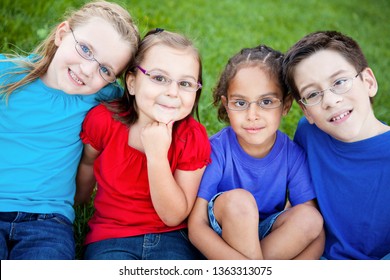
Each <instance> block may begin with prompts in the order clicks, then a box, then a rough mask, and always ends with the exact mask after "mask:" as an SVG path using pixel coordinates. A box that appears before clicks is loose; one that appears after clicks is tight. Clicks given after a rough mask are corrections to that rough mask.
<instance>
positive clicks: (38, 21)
mask: <svg viewBox="0 0 390 280" xmlns="http://www.w3.org/2000/svg"><path fill="white" fill-rule="evenodd" d="M114 2H117V3H120V4H122V5H123V6H125V7H127V8H128V10H129V11H130V13H131V14H132V16H133V17H134V18H135V19H136V22H137V23H138V26H139V29H140V32H141V34H142V35H143V34H145V33H146V32H147V30H149V29H152V28H156V27H160V28H164V29H168V30H171V31H177V32H181V33H184V34H186V35H187V36H188V37H190V38H192V39H193V40H194V41H195V43H196V45H197V47H198V48H199V50H200V52H201V55H202V59H203V65H204V69H203V73H204V77H203V80H204V87H203V92H202V97H201V100H200V117H201V122H202V123H203V124H204V125H205V126H206V128H207V131H208V133H209V135H212V134H214V133H215V132H217V131H218V130H220V129H221V128H222V127H223V126H224V124H222V123H219V122H218V121H217V117H216V110H215V109H214V108H213V107H212V106H211V102H212V89H213V87H214V85H215V83H216V81H217V79H218V76H219V73H220V72H221V70H222V68H223V67H224V65H225V64H226V62H227V60H228V59H229V57H231V56H232V55H233V54H235V53H236V52H238V51H239V50H240V49H241V48H244V47H254V46H256V45H259V44H267V45H269V46H271V47H273V48H276V49H279V50H281V51H283V52H284V51H286V50H287V49H288V48H289V46H291V45H292V44H293V43H295V42H296V41H297V40H299V39H300V38H301V37H303V36H304V35H305V34H307V33H309V32H313V31H317V30H338V31H341V32H343V33H345V34H348V35H350V36H351V37H353V38H354V39H356V40H357V41H358V42H359V43H360V45H361V47H362V49H363V51H364V53H365V54H366V56H367V59H368V62H369V64H370V66H371V68H372V69H373V70H374V73H375V74H376V78H377V80H378V83H379V92H378V94H377V97H376V101H375V104H374V108H375V111H376V115H377V117H378V118H379V119H381V120H383V121H385V122H387V123H390V114H388V110H389V108H390V96H389V91H390V80H389V78H388V77H387V74H386V73H387V71H389V70H390V28H388V27H389V26H390V20H389V19H388V15H389V14H390V2H389V1H388V0H375V1H367V0H355V1H339V0H327V1H319V0H306V1H281V0H272V1H270V0H261V1H260V0H241V1H235V0H218V1H208V0H192V1H191V0H187V1H185V0H182V1H179V0H160V1H156V0H142V1H140V0H130V1H125V0H122V1H114ZM84 3H85V1H77V0H63V1H55V0H51V1H50V0H37V1H30V0H18V1H15V0H2V1H1V3H0V18H1V19H2V23H1V25H0V35H1V36H0V48H1V49H0V51H1V52H2V53H5V52H6V53H9V52H13V51H16V52H18V53H21V52H22V51H25V52H29V51H31V50H32V49H33V48H34V47H35V45H37V44H38V42H39V41H40V40H42V39H44V38H45V36H46V35H47V34H48V33H49V31H50V30H51V28H52V27H53V26H55V24H56V23H58V22H59V21H60V20H61V19H62V16H63V13H64V11H65V10H66V9H67V8H72V7H73V8H78V7H80V6H81V5H82V4H84ZM329 63H331V61H330V62H329ZM386 77H387V78H386ZM301 116H302V113H301V111H300V109H299V108H298V107H297V105H296V104H295V103H294V106H293V107H292V109H291V111H290V113H289V114H288V115H287V116H286V117H285V118H284V119H283V122H282V126H281V130H282V131H284V132H286V133H287V134H288V135H289V136H290V137H292V136H293V134H294V131H295V127H296V124H297V121H298V119H299V118H300V117H301ZM91 211H92V206H91V205H90V206H87V207H84V208H78V209H77V219H76V224H75V228H76V235H77V242H78V249H80V246H79V245H80V243H81V242H82V239H83V236H84V232H85V221H86V220H87V219H88V217H89V216H90V214H91Z"/></svg>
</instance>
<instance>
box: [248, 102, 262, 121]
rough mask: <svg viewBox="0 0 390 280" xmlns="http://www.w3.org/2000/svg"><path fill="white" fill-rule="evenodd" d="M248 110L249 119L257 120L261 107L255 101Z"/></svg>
mask: <svg viewBox="0 0 390 280" xmlns="http://www.w3.org/2000/svg"><path fill="white" fill-rule="evenodd" d="M246 110H247V111H246V112H247V113H246V114H247V118H248V120H257V119H258V118H259V116H260V111H261V108H260V106H259V105H257V104H256V103H255V102H252V103H249V107H248V108H247V109H246Z"/></svg>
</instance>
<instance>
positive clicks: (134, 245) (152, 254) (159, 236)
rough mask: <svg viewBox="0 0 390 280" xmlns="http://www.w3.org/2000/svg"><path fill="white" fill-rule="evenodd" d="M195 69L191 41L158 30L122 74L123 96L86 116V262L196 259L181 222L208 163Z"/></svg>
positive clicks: (81, 198)
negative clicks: (89, 205)
mask: <svg viewBox="0 0 390 280" xmlns="http://www.w3.org/2000/svg"><path fill="white" fill-rule="evenodd" d="M201 67H202V66H201V59H200V55H199V52H198V51H197V49H196V48H195V47H194V45H193V43H192V42H191V41H189V40H188V39H187V38H185V37H184V36H182V35H180V34H177V33H172V32H168V31H164V30H162V29H159V28H157V29H155V30H153V31H150V32H148V33H147V34H146V36H145V37H144V39H143V40H142V42H141V44H140V46H139V51H138V53H137V55H136V57H135V61H134V64H132V65H129V67H128V69H127V71H126V77H125V78H126V85H125V92H124V95H123V97H122V99H120V100H117V101H113V102H110V103H105V104H101V105H99V106H97V107H95V108H94V109H93V110H91V111H90V112H89V113H88V115H87V117H86V119H85V121H84V124H83V130H82V132H81V138H82V141H83V143H84V144H85V145H84V152H83V156H82V159H81V162H80V166H79V170H78V176H77V193H76V197H75V200H76V202H77V203H87V202H88V201H89V200H90V197H91V194H92V191H93V188H94V186H95V183H96V182H97V189H96V196H95V199H94V206H95V212H94V215H93V216H92V218H91V220H90V221H89V223H88V225H89V228H90V231H89V232H88V234H87V236H86V250H85V256H84V257H85V258H86V259H142V260H143V259H153V260H156V259H196V258H198V257H201V256H200V255H199V253H198V251H197V250H196V249H195V248H194V247H193V246H192V245H191V243H190V242H189V240H188V237H187V222H186V220H187V216H188V215H189V213H190V211H191V209H192V207H193V205H194V201H195V198H196V194H197V191H198V187H199V183H200V180H201V177H202V174H203V171H204V169H205V166H206V165H207V164H208V163H209V161H210V145H209V141H208V136H207V133H206V130H205V128H204V127H203V126H202V125H201V124H200V123H199V122H197V121H196V120H195V119H194V118H193V115H194V113H196V114H197V113H198V111H197V106H198V101H199V97H200V94H201V88H202V84H201V83H202V70H201ZM197 115H198V114H197Z"/></svg>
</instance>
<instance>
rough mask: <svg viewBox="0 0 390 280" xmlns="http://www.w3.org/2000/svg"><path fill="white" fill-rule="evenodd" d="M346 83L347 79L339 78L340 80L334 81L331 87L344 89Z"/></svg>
mask: <svg viewBox="0 0 390 280" xmlns="http://www.w3.org/2000/svg"><path fill="white" fill-rule="evenodd" d="M347 83H348V79H347V78H341V79H338V80H336V81H335V82H334V83H333V87H335V88H339V87H344V86H345V85H346V84H347Z"/></svg>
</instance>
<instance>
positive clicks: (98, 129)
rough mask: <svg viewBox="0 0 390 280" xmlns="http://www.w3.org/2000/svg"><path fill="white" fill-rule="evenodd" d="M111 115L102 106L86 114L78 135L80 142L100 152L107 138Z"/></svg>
mask: <svg viewBox="0 0 390 280" xmlns="http://www.w3.org/2000/svg"><path fill="white" fill-rule="evenodd" d="M111 120H112V117H111V113H110V112H109V111H108V109H107V108H106V107H105V106H104V105H98V106H96V107H95V108H93V109H92V110H91V111H89V112H88V114H87V116H86V117H85V119H84V122H83V126H82V130H81V133H80V138H81V141H82V142H83V143H84V144H90V145H91V146H92V147H93V148H94V149H96V150H98V151H102V150H103V149H104V143H107V139H106V138H107V137H109V135H110V133H109V127H110V122H111Z"/></svg>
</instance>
